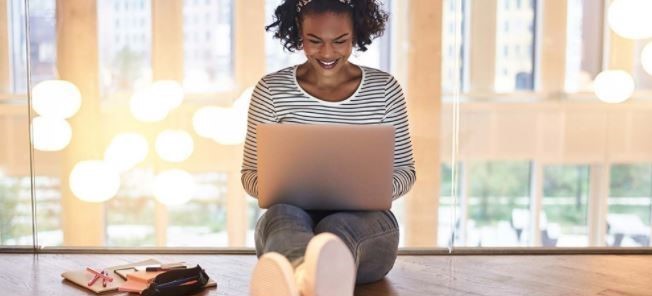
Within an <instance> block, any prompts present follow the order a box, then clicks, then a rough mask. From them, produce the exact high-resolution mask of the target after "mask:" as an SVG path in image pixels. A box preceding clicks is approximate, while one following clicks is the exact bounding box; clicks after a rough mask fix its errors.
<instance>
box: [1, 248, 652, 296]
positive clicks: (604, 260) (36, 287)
mask: <svg viewBox="0 0 652 296" xmlns="http://www.w3.org/2000/svg"><path fill="white" fill-rule="evenodd" d="M148 258H155V259H159V260H161V261H164V262H172V261H185V262H188V263H199V264H200V265H201V266H202V267H204V268H205V269H206V271H207V273H208V274H209V276H211V277H212V278H213V279H215V280H216V281H217V282H218V285H219V286H218V288H217V289H210V290H207V291H205V292H204V293H203V294H201V295H234V296H243V295H247V293H248V280H249V275H250V272H251V270H252V268H253V266H254V264H255V262H256V258H255V256H247V255H160V256H154V255H119V254H113V255H88V254H83V255H76V254H75V255H71V254H39V255H32V254H0V295H93V294H91V293H87V292H85V291H84V290H83V289H81V288H78V287H76V286H74V285H72V284H70V283H68V282H65V281H63V280H62V279H61V277H60V274H61V273H62V272H63V271H66V270H75V269H80V268H81V269H83V268H85V267H86V266H93V267H105V266H112V265H120V264H125V263H129V262H133V261H140V260H143V259H148ZM102 295H124V294H123V293H117V292H116V293H108V294H102ZM355 295H374V296H382V295H501V296H503V295H652V255H564V256H561V255H528V256H525V255H524V256H400V257H399V259H398V261H397V263H396V265H395V267H394V269H393V270H392V272H390V274H389V276H388V277H387V278H386V279H385V280H383V281H381V282H378V283H374V284H369V285H364V286H358V287H357V288H356V293H355ZM335 296H336V295H335Z"/></svg>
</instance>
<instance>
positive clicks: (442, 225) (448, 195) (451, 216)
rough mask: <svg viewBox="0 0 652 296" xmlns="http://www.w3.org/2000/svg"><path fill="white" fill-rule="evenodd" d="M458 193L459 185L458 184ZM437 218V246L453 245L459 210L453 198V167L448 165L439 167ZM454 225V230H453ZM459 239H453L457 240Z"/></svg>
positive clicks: (458, 224) (457, 229)
mask: <svg viewBox="0 0 652 296" xmlns="http://www.w3.org/2000/svg"><path fill="white" fill-rule="evenodd" d="M457 190H458V192H459V183H458V189H457ZM439 191H440V193H439V198H440V199H439V217H438V223H439V225H438V227H437V246H438V247H448V246H449V245H451V243H453V242H452V241H451V240H452V239H453V231H455V234H456V235H459V230H460V229H459V227H460V219H459V218H458V217H459V216H460V209H459V203H457V204H456V201H455V198H454V197H453V167H452V166H451V165H449V164H446V163H444V164H442V165H441V183H440V187H439ZM453 224H455V228H453ZM458 239H459V237H457V236H456V237H455V240H458Z"/></svg>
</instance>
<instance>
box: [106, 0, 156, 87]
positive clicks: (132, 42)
mask: <svg viewBox="0 0 652 296" xmlns="http://www.w3.org/2000/svg"><path fill="white" fill-rule="evenodd" d="M127 2H129V1H125V2H124V7H123V9H115V8H116V7H118V6H116V5H113V4H114V3H113V1H111V0H99V1H98V3H97V5H98V11H99V12H102V13H98V27H99V28H98V30H99V31H98V32H99V34H98V38H99V50H100V52H99V56H100V86H101V93H102V95H103V97H105V98H106V97H108V96H111V95H113V94H118V93H131V92H132V91H133V90H134V88H136V87H137V86H139V85H142V84H145V83H148V82H149V81H151V79H152V74H151V72H152V67H151V43H152V33H151V31H152V28H151V8H150V5H151V2H150V1H144V3H145V4H144V5H131V6H129V5H128V4H127ZM136 24H144V25H141V26H138V25H136Z"/></svg>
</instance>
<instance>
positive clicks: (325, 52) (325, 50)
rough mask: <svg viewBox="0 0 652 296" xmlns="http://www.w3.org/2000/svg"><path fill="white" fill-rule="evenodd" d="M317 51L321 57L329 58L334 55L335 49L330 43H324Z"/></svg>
mask: <svg viewBox="0 0 652 296" xmlns="http://www.w3.org/2000/svg"><path fill="white" fill-rule="evenodd" d="M319 53H320V55H321V57H322V58H330V57H333V56H334V55H335V49H334V48H333V45H332V44H330V43H326V44H324V46H322V48H321V50H320V52H319Z"/></svg>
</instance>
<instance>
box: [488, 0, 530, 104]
mask: <svg viewBox="0 0 652 296" xmlns="http://www.w3.org/2000/svg"><path fill="white" fill-rule="evenodd" d="M499 1H500V2H503V3H504V5H498V7H508V6H509V5H510V4H507V3H508V2H513V1H514V0H499ZM511 7H513V9H509V10H507V9H505V10H502V9H499V10H498V13H497V26H496V28H497V30H496V48H497V49H500V48H505V50H504V51H503V53H504V54H497V55H496V69H497V70H496V73H495V75H496V81H495V90H496V92H513V91H522V90H525V91H527V90H533V88H534V52H528V53H525V54H522V55H520V54H519V53H518V51H516V52H515V54H512V55H509V52H508V50H507V48H508V47H510V46H514V47H523V48H533V44H534V43H535V40H536V38H535V35H534V34H532V32H531V30H530V27H531V26H533V24H535V23H536V17H535V16H536V7H527V6H523V5H521V1H516V5H515V6H514V5H512V6H511ZM503 23H505V24H507V23H509V24H510V25H509V26H500V24H503ZM499 52H500V51H499ZM499 68H504V69H507V71H498V69H499Z"/></svg>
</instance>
